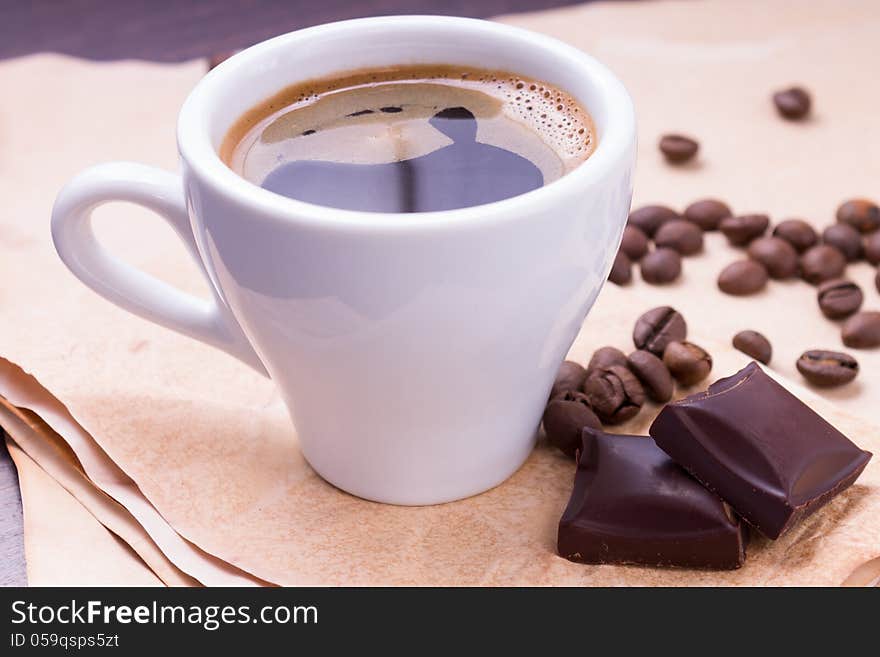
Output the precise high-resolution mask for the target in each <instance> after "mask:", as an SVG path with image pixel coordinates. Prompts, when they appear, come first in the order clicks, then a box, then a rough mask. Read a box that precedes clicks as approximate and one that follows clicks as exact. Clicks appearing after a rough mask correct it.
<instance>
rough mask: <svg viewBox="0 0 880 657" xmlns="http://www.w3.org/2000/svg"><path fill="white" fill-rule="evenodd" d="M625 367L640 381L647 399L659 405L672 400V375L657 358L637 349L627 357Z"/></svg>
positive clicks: (648, 352)
mask: <svg viewBox="0 0 880 657" xmlns="http://www.w3.org/2000/svg"><path fill="white" fill-rule="evenodd" d="M627 365H628V366H629V369H630V371H631V372H632V373H633V374H635V375H636V378H637V379H638V380H639V381H641V383H642V387H644V389H645V393H646V394H647V395H648V397H650V398H651V399H653V400H654V401H655V402H658V403H660V404H665V403H666V402H668V401H669V400H670V399H672V389H673V383H672V375H671V374H670V373H669V369H668V368H667V367H666V365H664V364H663V361H662V360H660V359H659V358H657V356H655V355H654V354H652V353H651V352H650V351H647V350H645V349H639V350H638V351H634V352H632V353H631V354H630V355H629V359H628V361H627Z"/></svg>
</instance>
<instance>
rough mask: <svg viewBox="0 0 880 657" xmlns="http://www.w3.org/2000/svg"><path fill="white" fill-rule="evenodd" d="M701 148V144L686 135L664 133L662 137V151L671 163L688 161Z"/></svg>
mask: <svg viewBox="0 0 880 657" xmlns="http://www.w3.org/2000/svg"><path fill="white" fill-rule="evenodd" d="M698 150H700V144H699V143H698V142H697V141H696V140H695V139H692V138H690V137H687V136H686V135H674V134H670V135H663V137H661V138H660V152H661V153H663V157H665V158H666V161H667V162H669V163H670V164H682V163H683V162H687V161H688V160H690V159H691V158H692V157H694V156H695V155H696V154H697V151H698Z"/></svg>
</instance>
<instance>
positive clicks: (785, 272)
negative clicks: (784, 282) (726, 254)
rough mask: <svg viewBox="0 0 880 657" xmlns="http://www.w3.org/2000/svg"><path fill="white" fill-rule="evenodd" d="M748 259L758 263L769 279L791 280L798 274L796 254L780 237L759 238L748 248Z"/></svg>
mask: <svg viewBox="0 0 880 657" xmlns="http://www.w3.org/2000/svg"><path fill="white" fill-rule="evenodd" d="M748 253H749V257H750V258H751V259H752V260H755V261H757V262H760V263H761V264H762V265H764V267H765V268H766V269H767V273H768V274H770V277H771V278H791V277H792V276H794V275H796V274H797V273H798V254H797V251H795V250H794V247H793V246H792V245H791V244H789V243H788V242H786V241H785V240H784V239H782V238H781V237H759V238H758V239H756V240H754V241H752V243H751V244H749V248H748Z"/></svg>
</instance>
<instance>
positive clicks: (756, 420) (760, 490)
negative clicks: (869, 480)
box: [650, 362, 871, 538]
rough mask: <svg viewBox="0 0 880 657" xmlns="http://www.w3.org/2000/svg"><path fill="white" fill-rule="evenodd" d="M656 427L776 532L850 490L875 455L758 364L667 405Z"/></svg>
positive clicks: (664, 445) (726, 494)
mask: <svg viewBox="0 0 880 657" xmlns="http://www.w3.org/2000/svg"><path fill="white" fill-rule="evenodd" d="M650 433H651V436H652V437H653V438H654V440H655V441H657V445H658V446H659V447H660V448H661V449H662V450H663V451H665V452H666V453H667V454H669V456H671V457H672V458H673V459H674V460H675V461H676V462H677V463H679V464H681V465H682V466H683V467H684V468H685V469H686V470H688V471H689V472H690V473H691V474H693V475H694V476H695V477H696V478H697V479H699V480H700V481H701V482H703V483H704V484H705V485H706V486H708V487H709V488H710V489H712V490H714V491H716V492H717V493H718V494H719V495H720V496H721V497H722V498H723V499H724V500H725V501H727V502H728V503H729V504H730V505H731V506H732V507H733V508H734V509H735V510H736V511H737V513H739V514H740V515H741V516H742V517H743V518H745V519H746V520H747V521H748V522H749V523H751V524H752V525H754V526H755V527H757V528H758V529H759V530H760V531H761V532H762V533H763V534H764V535H766V536H767V537H769V538H779V537H780V536H781V535H783V534H784V533H785V532H786V531H788V530H789V529H790V528H791V527H792V525H794V524H795V522H797V521H798V520H800V519H801V518H803V517H805V516H807V515H809V514H811V513H813V512H814V511H816V510H817V509H818V508H820V507H821V506H823V505H824V504H826V503H827V502H829V501H830V500H831V499H832V498H833V497H834V496H835V495H837V494H838V493H840V492H841V491H843V490H844V489H845V488H847V487H848V486H849V485H850V484H852V483H853V482H854V481H855V480H856V478H857V477H858V476H859V474H861V472H862V470H864V468H865V465H867V463H868V461H869V460H870V458H871V454H870V453H869V452H865V451H862V450H861V449H859V448H858V447H857V446H856V445H854V444H853V443H852V442H851V441H850V440H849V439H848V438H847V437H846V436H844V435H843V434H842V433H840V432H839V431H837V429H835V428H834V427H833V426H831V425H830V424H829V423H828V422H826V421H825V420H824V419H822V418H821V417H820V416H819V415H818V414H816V413H815V412H814V411H813V410H812V409H810V407H809V406H807V405H806V404H804V403H803V402H802V401H800V400H799V399H798V398H797V397H795V396H794V395H792V394H791V393H790V392H788V390H786V389H785V388H783V387H782V386H781V385H780V384H778V383H777V382H776V381H774V380H773V379H772V378H770V377H769V376H768V375H767V374H766V373H765V372H764V371H763V370H762V369H761V368H760V367H759V366H758V364H757V363H754V362H752V363H749V364H748V365H747V366H746V367H745V368H743V369H742V370H740V371H739V372H737V373H736V374H734V375H733V376H729V377H727V378H725V379H721V380H719V381H716V382H715V383H713V384H712V385H711V386H709V389H708V390H707V391H706V392H703V393H698V394H695V395H691V396H690V397H686V398H685V399H682V400H680V401H677V402H673V403H671V404H668V405H667V406H666V407H665V408H664V409H663V410H662V411H661V412H660V414H659V415H658V416H657V418H656V419H655V420H654V423H653V424H652V425H651V429H650Z"/></svg>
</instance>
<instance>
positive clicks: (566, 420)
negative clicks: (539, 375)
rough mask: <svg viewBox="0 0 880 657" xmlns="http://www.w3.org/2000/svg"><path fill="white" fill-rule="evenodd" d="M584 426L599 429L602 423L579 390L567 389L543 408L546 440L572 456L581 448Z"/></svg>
mask: <svg viewBox="0 0 880 657" xmlns="http://www.w3.org/2000/svg"><path fill="white" fill-rule="evenodd" d="M584 427H590V428H591V429H601V428H602V423H601V422H599V418H598V417H597V416H596V414H595V413H594V412H593V409H592V408H591V407H590V402H589V400H588V399H587V396H586V395H585V394H584V393H582V392H580V391H568V392H566V393H565V395H564V396H562V397H557V398H556V399H551V400H550V403H549V404H547V408H546V409H544V433H545V434H547V442H549V443H550V444H551V445H553V446H554V447H556V448H558V449H559V450H561V451H562V453H563V454H565V455H566V456H569V457H571V458H574V456H575V453H576V452H577V450H579V449H580V448H581V433H583V430H584Z"/></svg>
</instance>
